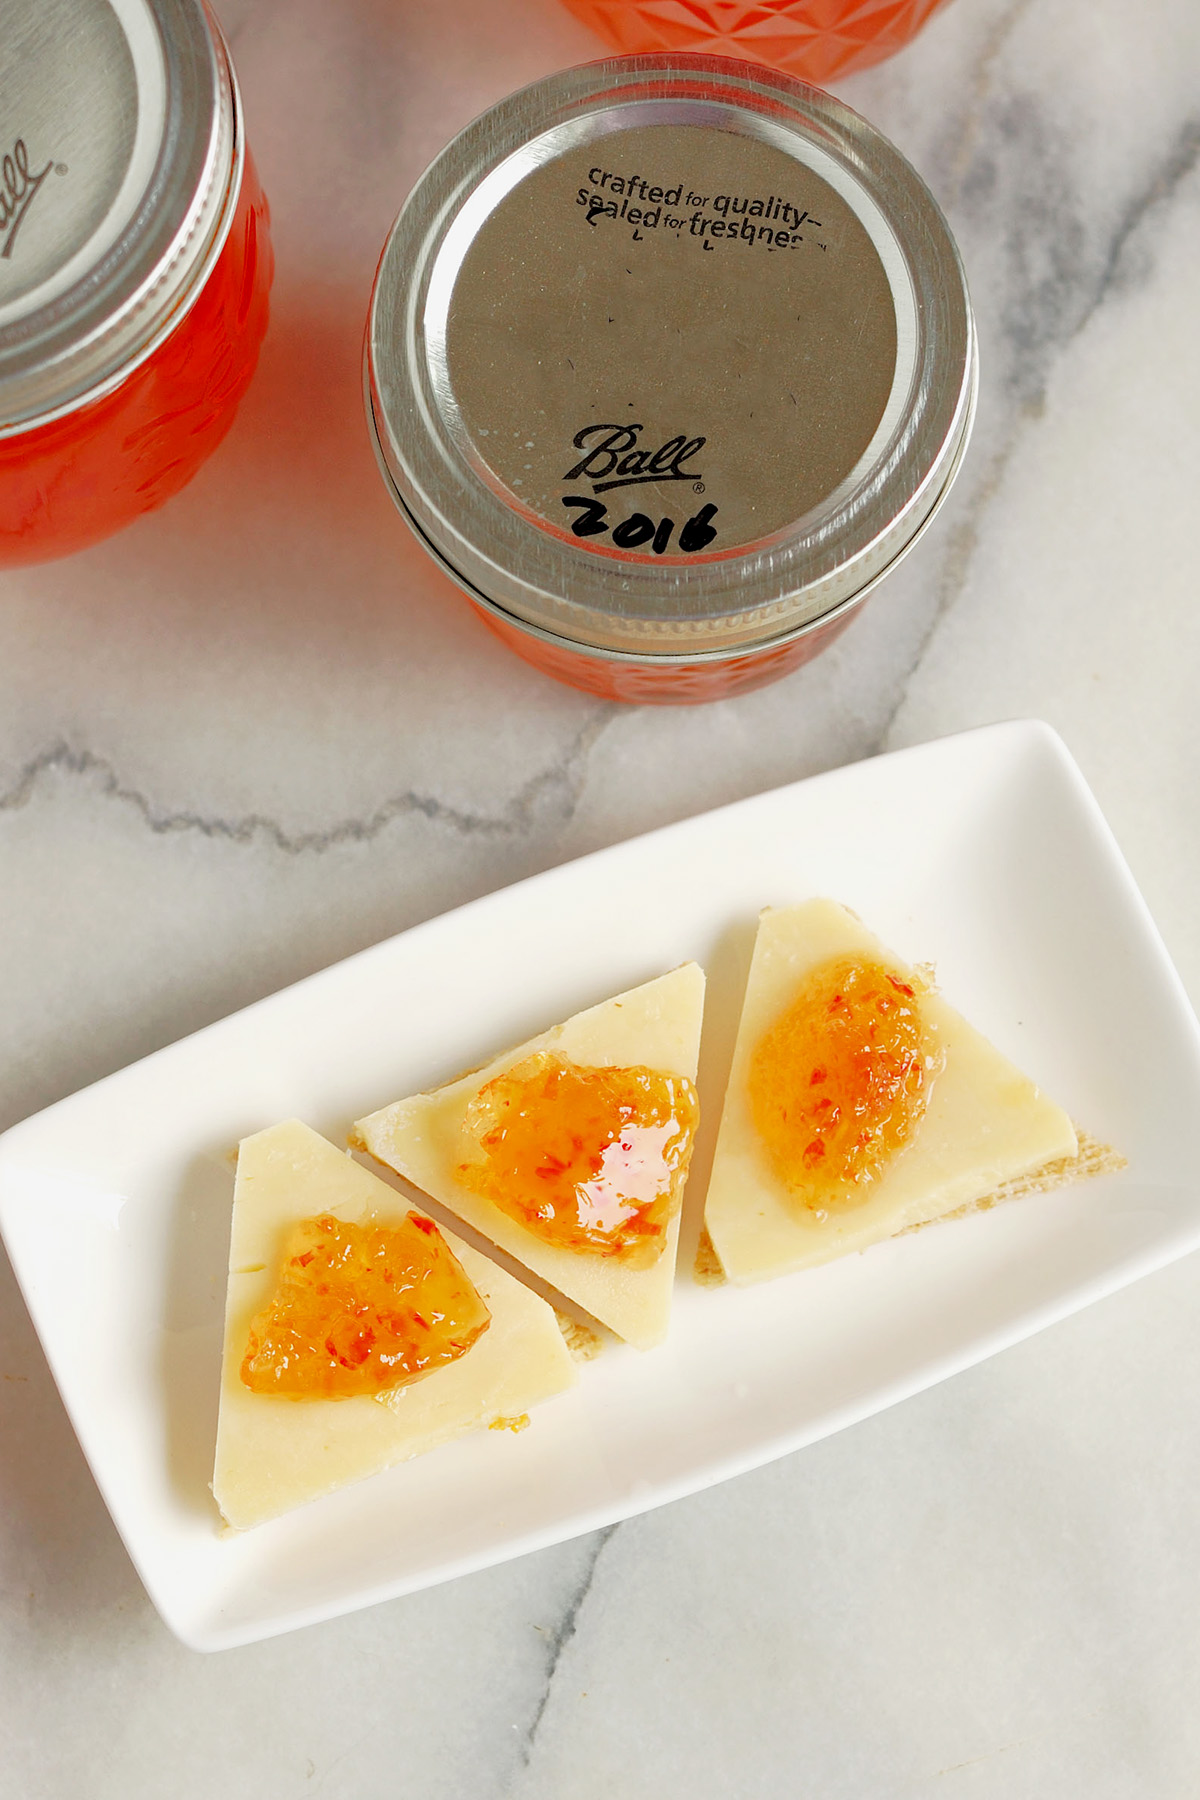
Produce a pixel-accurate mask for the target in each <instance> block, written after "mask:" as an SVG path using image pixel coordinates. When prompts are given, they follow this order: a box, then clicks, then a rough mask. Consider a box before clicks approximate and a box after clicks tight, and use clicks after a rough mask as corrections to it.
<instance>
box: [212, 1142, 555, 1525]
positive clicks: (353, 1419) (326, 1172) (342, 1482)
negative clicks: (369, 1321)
mask: <svg viewBox="0 0 1200 1800" xmlns="http://www.w3.org/2000/svg"><path fill="white" fill-rule="evenodd" d="M414 1210H416V1209H414V1208H413V1207H412V1205H411V1203H410V1202H409V1201H407V1200H406V1199H405V1198H404V1197H403V1196H402V1195H400V1194H397V1193H396V1192H395V1190H394V1189H393V1188H391V1187H389V1186H388V1185H387V1183H386V1182H383V1181H380V1179H379V1177H378V1176H377V1175H372V1174H371V1172H370V1170H368V1169H364V1168H363V1167H362V1166H361V1164H359V1163H356V1162H355V1161H354V1160H353V1159H352V1158H351V1157H349V1156H348V1155H346V1153H345V1152H344V1151H341V1150H338V1149H335V1147H334V1146H333V1145H332V1144H330V1143H328V1142H327V1141H326V1140H325V1139H324V1138H323V1137H319V1136H318V1135H317V1133H316V1132H315V1131H311V1130H310V1129H309V1127H308V1126H307V1125H302V1124H301V1123H300V1122H299V1120H297V1119H291V1120H288V1121H286V1122H285V1123H284V1124H281V1125H273V1126H272V1127H271V1128H270V1129H269V1130H267V1131H260V1132H258V1133H257V1135H256V1136H254V1137H249V1138H246V1139H245V1140H244V1141H243V1142H242V1144H241V1146H240V1149H239V1151H238V1166H237V1184H236V1188H235V1191H234V1201H233V1230H232V1235H231V1241H230V1253H229V1288H228V1295H227V1300H226V1308H225V1349H224V1356H223V1360H222V1365H221V1409H220V1418H219V1422H218V1425H217V1455H216V1467H215V1470H214V1474H213V1494H214V1496H215V1498H216V1502H217V1505H218V1506H219V1507H220V1509H221V1512H222V1513H223V1514H224V1516H225V1519H226V1520H227V1522H228V1523H229V1524H230V1525H233V1526H235V1527H237V1528H239V1529H241V1528H244V1527H246V1526H250V1525H258V1524H261V1523H262V1522H263V1520H265V1519H271V1518H274V1517H275V1516H276V1515H277V1514H278V1513H282V1512H286V1511H287V1510H288V1509H289V1508H290V1507H293V1506H299V1505H300V1504H301V1503H302V1502H303V1501H306V1500H312V1499H315V1498H316V1497H317V1496H318V1495H321V1494H328V1493H331V1492H332V1491H333V1490H334V1489H335V1488H339V1487H344V1486H346V1485H348V1484H349V1483H350V1482H352V1481H359V1480H361V1479H362V1478H363V1477H364V1476H366V1475H374V1474H377V1473H378V1472H379V1470H381V1469H386V1468H389V1467H390V1466H391V1464H393V1463H397V1462H404V1461H406V1460H407V1459H408V1458H410V1457H413V1456H420V1455H421V1454H422V1452H424V1451H426V1450H432V1449H433V1448H434V1447H435V1446H436V1445H438V1444H443V1443H446V1442H447V1441H448V1440H449V1439H451V1438H455V1437H459V1436H460V1435H461V1434H462V1433H463V1432H466V1431H472V1430H474V1429H475V1428H476V1427H478V1426H486V1425H490V1424H492V1423H493V1422H495V1421H511V1420H513V1419H515V1418H519V1417H520V1416H521V1415H522V1414H524V1413H526V1412H528V1410H529V1408H530V1407H531V1406H534V1405H536V1404H537V1403H538V1402H539V1401H541V1400H546V1399H549V1397H550V1396H551V1395H552V1394H557V1393H560V1392H561V1391H562V1390H563V1389H564V1388H568V1387H570V1386H571V1385H572V1384H573V1382H574V1381H575V1378H576V1377H575V1365H574V1363H573V1362H572V1360H571V1357H570V1353H569V1352H568V1350H567V1347H566V1344H565V1343H564V1341H563V1336H562V1333H561V1331H560V1330H559V1327H558V1322H557V1320H556V1319H555V1316H554V1311H553V1308H551V1307H549V1306H547V1304H546V1302H545V1301H544V1300H542V1299H540V1298H539V1297H538V1296H537V1295H536V1294H533V1293H531V1292H530V1291H529V1289H528V1288H526V1287H525V1286H523V1284H522V1283H521V1282H519V1281H516V1280H514V1278H513V1277H512V1276H511V1275H509V1274H507V1273H506V1272H505V1271H504V1270H503V1269H499V1268H497V1267H496V1265H495V1264H494V1263H493V1262H491V1261H490V1260H489V1259H488V1258H487V1257H486V1256H481V1255H480V1253H479V1252H478V1251H477V1250H473V1249H471V1248H470V1246H469V1245H467V1244H464V1243H462V1242H461V1241H460V1240H459V1239H458V1238H456V1237H454V1236H453V1234H452V1233H450V1232H448V1231H447V1232H443V1236H444V1237H445V1239H446V1242H447V1243H448V1244H449V1246H450V1248H451V1250H452V1251H453V1252H454V1254H455V1256H456V1257H457V1258H458V1260H459V1262H460V1263H461V1264H462V1266H463V1268H464V1269H465V1270H466V1272H467V1275H468V1276H469V1277H470V1279H471V1281H472V1282H473V1284H474V1286H475V1287H476V1288H477V1289H478V1291H479V1293H480V1294H481V1295H482V1297H483V1299H484V1301H485V1303H486V1305H487V1307H488V1310H489V1311H490V1313H491V1324H490V1325H489V1326H488V1328H487V1330H486V1331H484V1332H483V1333H482V1335H481V1336H480V1337H479V1338H477V1339H476V1341H475V1343H473V1344H472V1346H471V1348H470V1349H469V1350H467V1351H466V1353H465V1354H464V1355H463V1356H461V1357H459V1359H458V1360H457V1361H456V1362H452V1363H449V1364H447V1365H446V1366H445V1367H444V1368H440V1369H437V1370H435V1371H434V1372H432V1373H430V1374H427V1375H424V1376H422V1377H421V1378H420V1379H419V1380H417V1381H414V1382H412V1383H410V1384H409V1385H407V1386H404V1387H399V1388H396V1389H394V1390H393V1391H392V1392H390V1393H386V1392H385V1393H384V1394H381V1395H380V1396H378V1397H373V1396H367V1395H360V1396H356V1397H354V1398H350V1399H338V1400H293V1399H287V1398H284V1397H282V1396H278V1395H274V1394H255V1393H251V1391H250V1389H249V1388H247V1387H245V1386H244V1385H243V1383H242V1380H241V1364H242V1358H243V1356H244V1355H245V1352H246V1346H247V1341H248V1337H249V1331H250V1323H251V1320H252V1319H253V1318H254V1317H255V1316H256V1315H257V1314H258V1313H260V1312H261V1310H262V1308H263V1307H264V1306H266V1305H267V1303H268V1302H269V1301H270V1299H271V1297H272V1295H273V1293H274V1291H275V1286H276V1281H277V1277H278V1272H279V1266H280V1259H281V1255H282V1248H283V1244H284V1242H285V1240H286V1238H287V1235H288V1232H289V1230H290V1228H291V1227H292V1226H294V1225H295V1224H296V1223H297V1222H298V1221H299V1220H301V1219H306V1218H313V1217H315V1216H317V1215H320V1214H326V1213H329V1214H332V1215H333V1216H334V1217H335V1218H338V1219H343V1220H352V1221H354V1222H355V1223H358V1224H364V1223H368V1222H372V1223H373V1222H379V1223H381V1224H388V1223H393V1224H394V1223H398V1222H399V1220H401V1219H403V1218H404V1217H405V1216H406V1215H407V1214H408V1213H410V1212H412V1211H414ZM439 1229H440V1228H439Z"/></svg>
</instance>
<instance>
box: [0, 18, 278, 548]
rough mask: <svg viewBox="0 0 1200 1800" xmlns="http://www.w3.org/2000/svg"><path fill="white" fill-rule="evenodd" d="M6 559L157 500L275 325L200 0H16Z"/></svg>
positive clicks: (1, 312)
mask: <svg viewBox="0 0 1200 1800" xmlns="http://www.w3.org/2000/svg"><path fill="white" fill-rule="evenodd" d="M0 21H2V25H3V42H4V53H5V54H4V64H3V68H2V69H0V120H3V121H4V122H5V123H4V129H5V131H7V132H9V133H10V134H11V136H10V138H8V139H6V140H5V141H4V143H3V144H2V145H0V152H2V161H0V567H5V566H11V565H14V564H20V563H29V562H38V561H42V560H44V559H47V558H50V557H56V556H64V555H67V554H68V553H69V552H71V551H74V550H79V549H82V548H83V547H84V546H85V545H88V544H92V543H95V542H97V541H98V540H100V539H101V538H105V537H108V536H109V535H111V534H112V533H113V532H115V531H119V530H120V529H121V528H122V527H123V526H125V525H127V524H129V523H130V522H131V520H133V519H135V518H137V517H138V516H139V515H140V514H141V513H144V512H148V511H150V510H151V509H152V508H153V507H156V506H160V505H161V504H162V503H163V501H164V500H167V499H169V498H170V496H171V495H172V494H175V493H177V492H178V491H179V489H180V488H181V487H183V486H184V484H185V483H186V482H188V481H189V480H190V479H191V477H192V476H193V475H194V474H195V473H196V470H197V469H198V468H199V467H200V465H201V463H203V462H204V460H205V458H206V457H208V456H209V455H210V454H211V453H212V451H213V450H214V449H215V448H216V446H217V444H218V443H219V442H220V441H221V438H222V437H223V436H224V434H225V432H226V431H227V430H228V428H229V426H230V424H231V423H232V421H233V416H234V413H235V411H236V409H237V405H238V402H239V400H240V399H241V397H242V395H243V393H244V392H245V390H246V387H247V385H248V383H249V381H250V377H251V375H252V374H253V372H254V367H255V364H256V362H257V360H258V351H259V346H260V344H261V342H262V338H263V333H264V332H265V330H266V325H267V304H268V290H269V288H270V283H271V274H272V266H273V265H272V256H271V245H270V237H269V232H268V211H267V203H266V200H265V199H264V197H263V193H262V189H261V188H260V186H259V183H258V178H257V175H256V174H255V170H254V165H253V162H252V161H251V159H250V156H249V153H248V151H247V149H246V141H245V131H244V125H243V119H242V109H241V101H240V97H239V94H238V89H237V83H236V80H235V78H234V74H233V69H232V66H231V63H230V60H229V56H228V52H227V50H226V47H225V44H224V40H223V39H222V37H221V33H220V29H219V27H218V25H217V23H216V21H215V19H214V18H213V16H212V14H211V12H209V10H208V8H207V7H206V6H205V4H204V3H203V0H0Z"/></svg>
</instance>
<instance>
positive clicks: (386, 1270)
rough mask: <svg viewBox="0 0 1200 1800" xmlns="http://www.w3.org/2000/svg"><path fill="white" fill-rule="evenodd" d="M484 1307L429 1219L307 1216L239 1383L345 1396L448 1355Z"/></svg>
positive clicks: (477, 1325) (395, 1380)
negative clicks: (385, 1221)
mask: <svg viewBox="0 0 1200 1800" xmlns="http://www.w3.org/2000/svg"><path fill="white" fill-rule="evenodd" d="M490 1322H491V1314H490V1313H489V1312H488V1309H487V1307H486V1306H485V1305H484V1302H483V1300H482V1299H481V1298H480V1296H479V1294H478V1293H477V1292H476V1290H475V1288H474V1287H473V1285H472V1283H471V1281H470V1279H469V1277H468V1276H467V1273H466V1271H465V1270H464V1269H463V1267H462V1264H461V1263H460V1262H459V1261H458V1258H457V1257H456V1256H455V1255H454V1253H453V1252H452V1250H451V1249H450V1246H449V1245H448V1244H447V1242H446V1240H445V1238H444V1237H443V1236H442V1234H441V1232H440V1231H439V1230H438V1228H437V1226H436V1225H435V1224H434V1222H433V1220H432V1219H427V1218H425V1217H424V1216H423V1215H422V1214H421V1213H416V1212H410V1213H409V1214H408V1216H407V1218H405V1219H403V1220H402V1221H401V1222H400V1223H399V1224H398V1225H379V1224H374V1223H372V1224H364V1225H357V1224H354V1223H353V1222H352V1221H350V1220H347V1219H336V1218H334V1217H333V1216H332V1214H329V1213H325V1214H322V1216H321V1217H320V1218H316V1219H303V1220H301V1222H300V1223H299V1224H298V1225H296V1226H294V1227H293V1229H292V1231H291V1232H290V1233H289V1235H288V1238H287V1241H286V1243H285V1245H284V1253H283V1263H282V1267H281V1269H280V1273H279V1282H278V1285H277V1287H276V1289H275V1293H274V1295H273V1296H272V1298H271V1301H270V1303H269V1305H267V1306H266V1307H264V1308H263V1310H262V1312H260V1313H258V1314H257V1315H256V1316H255V1318H254V1319H253V1321H252V1322H251V1325H250V1338H249V1343H248V1346H247V1349H246V1355H245V1358H244V1360H243V1362H242V1370H241V1374H242V1380H243V1381H244V1382H245V1384H246V1386H247V1387H248V1388H250V1389H252V1390H253V1392H254V1393H256V1394H285V1395H287V1396H288V1397H289V1398H291V1399H294V1400H346V1399H350V1398H352V1397H353V1396H355V1395H359V1394H378V1393H382V1392H383V1391H384V1390H385V1389H387V1388H395V1387H400V1386H402V1385H403V1384H404V1383H406V1382H409V1381H416V1380H417V1379H418V1378H419V1377H420V1376H422V1375H428V1374H431V1373H432V1372H433V1370H434V1369H440V1368H442V1367H444V1365H445V1364H446V1363H451V1362H454V1361H455V1360H456V1359H457V1358H458V1357H460V1356H463V1355H465V1354H466V1352H467V1351H468V1350H469V1349H470V1348H471V1345H472V1344H473V1343H474V1342H475V1340H476V1338H477V1337H478V1336H479V1335H480V1333H481V1332H483V1331H486V1330H487V1327H488V1325H489V1324H490Z"/></svg>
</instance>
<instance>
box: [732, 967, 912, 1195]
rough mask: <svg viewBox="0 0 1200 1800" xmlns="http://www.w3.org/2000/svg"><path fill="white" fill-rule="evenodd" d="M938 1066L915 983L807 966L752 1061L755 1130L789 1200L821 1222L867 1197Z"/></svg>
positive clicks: (879, 970) (904, 1136)
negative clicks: (828, 1214) (799, 984)
mask: <svg viewBox="0 0 1200 1800" xmlns="http://www.w3.org/2000/svg"><path fill="white" fill-rule="evenodd" d="M942 1060H943V1059H942V1055H941V1053H940V1051H939V1049H938V1047H937V1044H936V1040H935V1039H934V1038H933V1036H932V1034H931V1033H930V1030H929V1028H928V1026H927V1024H926V1022H925V1020H924V1018H923V1017H922V1012H921V989H920V987H919V986H918V985H916V984H914V982H913V981H910V980H906V979H903V978H902V977H901V976H899V975H897V974H895V973H894V972H893V971H892V970H891V969H888V968H887V967H886V966H885V965H884V964H883V963H880V962H876V961H874V960H873V959H871V958H869V957H860V956H837V957H833V958H831V959H830V960H829V961H828V962H824V963H820V964H819V965H818V966H817V967H816V968H814V969H813V970H811V971H810V973H809V974H808V975H807V976H806V977H805V980H804V984H803V986H802V988H801V990H800V992H799V994H798V995H797V996H796V998H795V999H794V1000H793V1002H792V1004H791V1005H790V1006H789V1007H788V1009H787V1011H786V1012H784V1013H783V1014H782V1015H781V1016H780V1017H779V1018H778V1019H776V1021H775V1023H774V1024H773V1025H772V1026H771V1027H770V1029H769V1030H768V1031H767V1032H766V1033H765V1034H764V1035H763V1037H762V1038H761V1039H760V1040H759V1042H758V1045H757V1046H756V1048H755V1050H754V1054H753V1056H752V1058H751V1062H750V1075H749V1087H750V1105H751V1112H752V1116H753V1119H754V1124H755V1127H756V1129H757V1131H758V1134H759V1137H760V1139H761V1141H762V1143H763V1145H764V1147H765V1149H766V1152H767V1155H768V1157H769V1158H770V1161H771V1164H772V1166H773V1168H774V1170H775V1172H776V1174H777V1175H778V1176H779V1178H780V1179H781V1180H782V1181H783V1182H784V1183H785V1185H786V1186H787V1188H788V1190H789V1192H790V1194H791V1195H792V1197H793V1199H795V1200H798V1201H799V1202H800V1203H801V1204H802V1205H804V1206H805V1207H807V1208H808V1209H809V1210H810V1211H812V1212H815V1213H816V1214H817V1215H818V1217H820V1216H822V1215H823V1214H824V1213H826V1212H828V1211H831V1210H834V1209H837V1208H842V1207H846V1206H854V1205H857V1204H861V1203H862V1202H863V1201H865V1200H866V1199H867V1198H868V1197H869V1189H870V1184H871V1183H872V1182H873V1181H875V1180H876V1179H877V1178H878V1177H879V1175H880V1174H881V1173H882V1172H883V1171H884V1169H885V1168H886V1166H887V1164H888V1163H889V1162H890V1161H891V1159H892V1158H893V1157H894V1156H895V1155H896V1154H897V1152H898V1151H900V1150H901V1149H903V1147H904V1145H905V1144H906V1143H908V1141H909V1139H910V1138H911V1137H912V1135H913V1132H914V1131H915V1129H916V1127H917V1125H918V1124H919V1122H920V1120H921V1118H922V1115H923V1114H924V1112H925V1108H926V1106H927V1104H928V1101H929V1094H930V1089H931V1086H932V1083H933V1079H934V1077H935V1076H936V1074H937V1072H938V1070H939V1068H940V1067H941V1063H942Z"/></svg>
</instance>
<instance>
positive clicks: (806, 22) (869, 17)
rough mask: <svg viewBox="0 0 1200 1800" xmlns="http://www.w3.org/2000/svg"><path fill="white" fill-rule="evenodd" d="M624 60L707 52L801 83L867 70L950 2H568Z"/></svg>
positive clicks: (844, 0) (898, 46)
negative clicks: (795, 78)
mask: <svg viewBox="0 0 1200 1800" xmlns="http://www.w3.org/2000/svg"><path fill="white" fill-rule="evenodd" d="M564 4H565V5H566V7H567V9H568V11H570V12H573V13H574V14H575V16H576V18H578V19H581V20H582V21H583V23H584V24H585V25H590V26H591V28H592V30H593V31H595V32H597V33H598V34H599V35H600V37H602V38H604V39H605V41H606V42H607V43H609V44H611V45H612V46H613V48H614V49H616V50H619V51H620V52H621V54H622V55H623V56H640V55H644V54H646V53H648V52H652V51H655V50H704V51H708V52H710V53H713V54H716V55H719V56H737V57H742V58H743V59H745V60H746V61H750V62H760V63H770V64H772V65H773V66H774V67H775V68H777V69H783V70H785V71H786V72H787V73H788V74H789V75H799V76H800V77H801V79H802V80H804V81H816V82H825V81H831V80H833V78H834V77H835V76H838V75H846V74H848V73H849V72H850V70H851V69H865V68H866V67H867V66H868V64H870V63H875V62H881V61H882V60H883V58H884V57H885V56H891V55H892V54H893V53H894V52H895V51H897V50H900V49H902V48H903V46H904V45H905V44H907V43H908V41H909V39H910V38H913V37H915V36H916V34H917V32H918V31H920V29H921V27H922V25H924V23H925V21H926V19H928V17H929V15H930V14H931V13H933V12H936V10H937V8H938V7H939V6H941V5H944V4H945V0H564Z"/></svg>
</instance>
